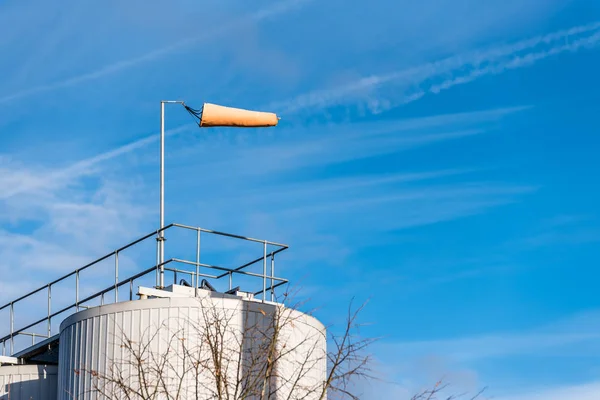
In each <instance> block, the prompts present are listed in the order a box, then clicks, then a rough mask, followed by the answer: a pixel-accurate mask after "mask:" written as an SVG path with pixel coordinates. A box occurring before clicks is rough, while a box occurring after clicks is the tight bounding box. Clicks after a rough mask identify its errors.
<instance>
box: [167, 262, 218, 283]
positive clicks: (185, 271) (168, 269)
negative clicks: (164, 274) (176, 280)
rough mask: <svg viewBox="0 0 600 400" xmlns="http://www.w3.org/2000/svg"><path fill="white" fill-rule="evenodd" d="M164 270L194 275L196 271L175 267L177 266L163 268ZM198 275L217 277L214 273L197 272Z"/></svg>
mask: <svg viewBox="0 0 600 400" xmlns="http://www.w3.org/2000/svg"><path fill="white" fill-rule="evenodd" d="M173 261H175V260H173ZM195 264H196V263H194V265H195ZM165 271H169V272H177V273H178V274H179V273H181V274H189V275H192V276H194V275H196V272H195V271H188V270H185V269H177V268H165ZM198 276H203V277H205V278H210V279H217V276H216V275H208V274H202V273H199V274H198Z"/></svg>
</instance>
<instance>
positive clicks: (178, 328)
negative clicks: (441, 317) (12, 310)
mask: <svg viewBox="0 0 600 400" xmlns="http://www.w3.org/2000/svg"><path fill="white" fill-rule="evenodd" d="M289 300H290V299H289V296H287V295H286V296H285V297H284V298H283V299H282V300H281V302H280V303H259V302H252V301H239V300H238V301H236V302H235V304H237V308H236V307H233V308H232V307H228V306H226V305H225V303H224V302H218V301H213V299H212V298H211V296H201V297H198V298H197V301H198V302H199V304H198V307H197V309H196V310H197V314H194V315H188V316H186V317H185V318H181V317H178V318H174V319H169V320H165V321H162V323H161V324H159V325H157V326H151V327H147V328H146V329H145V330H144V331H143V334H142V335H138V337H135V338H134V337H130V336H129V335H128V334H127V333H126V332H125V331H124V330H123V329H118V330H116V331H115V335H114V338H112V340H113V342H114V343H113V344H114V345H115V346H118V348H119V349H121V356H120V357H113V358H112V359H111V362H110V363H109V364H108V365H106V366H105V367H104V368H102V369H101V368H96V369H93V368H90V367H89V366H82V367H81V368H80V369H78V370H77V371H75V372H76V373H77V374H79V375H82V376H85V379H89V382H90V383H91V384H90V385H88V388H89V389H88V390H87V391H86V392H85V393H73V396H72V397H73V398H76V399H80V398H82V399H83V398H90V399H96V398H100V399H110V400H112V399H127V400H155V399H156V400H157V399H167V400H180V399H195V400H205V399H206V400H208V399H211V400H212V399H215V400H254V399H260V400H267V399H268V400H279V399H285V400H297V399H315V400H326V399H336V398H340V399H353V400H354V399H359V398H360V393H357V392H356V385H355V383H356V381H357V380H371V379H376V377H374V376H373V374H372V371H371V370H370V361H371V357H370V355H369V354H368V350H369V346H370V345H371V344H372V343H373V342H374V341H375V340H376V339H374V338H369V337H366V338H365V337H362V336H361V332H360V331H361V327H362V325H361V324H360V323H359V321H358V320H359V316H360V313H361V312H362V310H363V308H364V304H363V305H361V306H359V307H354V306H353V305H352V303H351V304H350V306H349V307H348V311H347V315H346V318H345V322H344V325H343V327H342V328H341V329H340V330H339V333H337V334H336V333H334V331H333V330H332V329H330V330H329V333H328V337H326V335H327V333H326V331H325V329H324V327H323V326H322V325H320V324H319V323H318V322H316V320H315V319H313V318H312V317H311V316H310V313H303V312H299V311H298V309H299V308H300V307H301V306H302V305H301V304H297V303H296V304H293V305H290V301H289ZM240 311H241V312H240ZM327 342H329V343H328V345H327ZM443 389H444V386H443V385H441V384H438V385H436V386H435V387H434V389H432V390H428V391H424V392H422V393H420V394H418V395H416V396H414V397H413V398H412V400H436V399H439V395H440V394H441V392H442V390H443ZM475 397H477V396H475ZM475 397H473V398H475ZM454 398H456V397H449V398H447V399H446V400H452V399H454Z"/></svg>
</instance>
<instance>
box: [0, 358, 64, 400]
mask: <svg viewBox="0 0 600 400" xmlns="http://www.w3.org/2000/svg"><path fill="white" fill-rule="evenodd" d="M57 376H58V368H57V367H56V366H55V365H12V366H5V367H2V368H0V400H21V399H23V400H29V399H34V400H54V399H56V391H57Z"/></svg>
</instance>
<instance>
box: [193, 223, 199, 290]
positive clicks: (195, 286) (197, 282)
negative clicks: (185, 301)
mask: <svg viewBox="0 0 600 400" xmlns="http://www.w3.org/2000/svg"><path fill="white" fill-rule="evenodd" d="M196 232H197V241H196V283H194V296H196V297H198V285H199V278H200V228H197V230H196Z"/></svg>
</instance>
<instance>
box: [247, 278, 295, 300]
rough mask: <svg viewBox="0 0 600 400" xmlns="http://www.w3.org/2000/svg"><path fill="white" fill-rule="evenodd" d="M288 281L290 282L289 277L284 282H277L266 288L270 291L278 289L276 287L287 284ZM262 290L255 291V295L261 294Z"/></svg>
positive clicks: (266, 290)
mask: <svg viewBox="0 0 600 400" xmlns="http://www.w3.org/2000/svg"><path fill="white" fill-rule="evenodd" d="M288 282H289V281H288V280H287V279H284V282H279V283H278V284H276V285H273V286H271V287H268V288H266V289H265V292H268V291H270V290H273V289H276V288H278V287H279V286H281V285H285V284H286V283H288ZM262 292H263V291H262V290H259V291H258V292H256V293H254V295H255V296H258V295H259V294H261V293H262Z"/></svg>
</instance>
